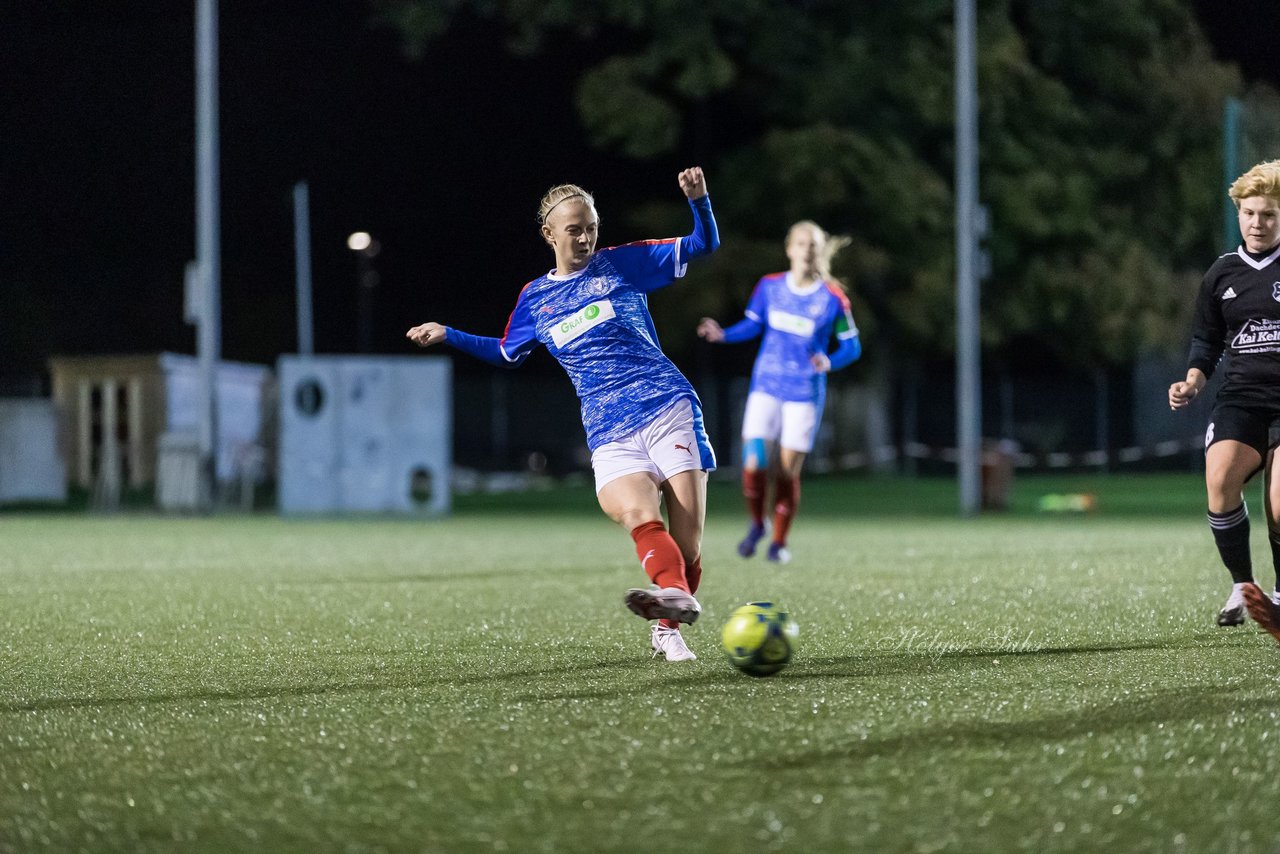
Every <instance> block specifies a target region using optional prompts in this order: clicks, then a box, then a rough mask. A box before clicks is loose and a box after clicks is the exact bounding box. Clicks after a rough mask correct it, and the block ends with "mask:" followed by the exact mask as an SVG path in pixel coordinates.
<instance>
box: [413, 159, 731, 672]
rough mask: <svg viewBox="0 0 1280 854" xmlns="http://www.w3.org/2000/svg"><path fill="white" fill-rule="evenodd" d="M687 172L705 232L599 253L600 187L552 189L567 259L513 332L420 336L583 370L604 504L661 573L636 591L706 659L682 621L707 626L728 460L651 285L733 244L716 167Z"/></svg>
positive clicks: (546, 204)
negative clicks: (710, 549)
mask: <svg viewBox="0 0 1280 854" xmlns="http://www.w3.org/2000/svg"><path fill="white" fill-rule="evenodd" d="M678 181H679V184H680V189H681V190H682V191H683V192H684V194H685V197H686V198H687V199H688V200H689V205H690V207H691V208H692V211H693V232H692V233H691V234H689V235H687V236H685V237H681V238H671V239H668V240H646V241H640V242H638V243H628V244H626V245H624V246H614V247H609V248H605V249H600V250H599V251H597V250H596V237H597V232H598V230H599V225H600V218H599V216H598V215H597V213H596V208H595V200H594V199H593V198H592V196H591V194H590V193H588V192H587V191H586V190H584V189H582V188H581V187H579V186H577V185H575V184H561V185H559V186H556V187H552V188H551V189H550V190H548V191H547V194H546V195H545V196H543V198H542V204H541V206H540V208H539V210H538V221H539V222H540V223H541V225H542V236H543V239H545V240H546V241H547V244H548V245H550V246H551V248H552V250H553V251H554V252H555V258H556V266H555V269H554V270H552V271H551V272H549V273H547V274H545V275H543V276H539V277H538V278H536V279H534V280H533V281H532V282H529V283H528V284H527V285H525V286H524V289H523V290H521V291H520V295H519V297H517V299H516V306H515V309H514V310H512V312H511V317H510V319H509V320H508V321H507V329H506V332H505V333H504V334H503V336H502V337H501V338H487V337H483V336H478V335H471V334H468V333H466V332H461V331H459V330H457V329H453V328H450V327H446V326H442V325H441V324H439V323H434V322H431V323H424V324H421V325H420V326H415V327H413V328H412V329H410V330H409V331H408V332H407V333H406V335H407V337H408V338H409V339H410V340H411V341H413V342H414V343H416V344H418V345H419V346H422V347H429V346H432V345H434V344H449V345H450V346H452V347H454V348H456V349H458V350H461V351H462V352H464V353H469V354H470V355H472V356H475V357H476V358H479V359H482V360H484V361H486V362H489V363H490V364H493V365H498V366H500V367H508V368H514V367H516V366H518V365H520V364H521V363H522V362H523V361H524V360H525V359H526V358H527V357H528V356H529V354H530V353H531V352H532V351H533V349H534V348H535V347H537V346H538V345H539V344H541V345H543V346H545V347H546V348H547V349H548V350H549V351H550V352H551V355H552V356H554V357H555V359H556V361H558V362H559V363H560V365H561V366H562V367H563V368H564V369H565V371H566V373H568V374H569V379H570V380H572V382H573V385H574V389H575V390H576V391H577V393H578V399H579V401H580V402H581V404H582V424H583V427H584V428H585V429H586V432H587V445H588V447H589V448H590V449H591V467H592V469H593V471H594V472H595V481H596V496H597V498H598V500H599V502H600V507H601V509H602V510H604V512H605V513H606V514H608V516H609V518H611V519H613V520H614V521H615V522H617V523H618V524H619V525H622V526H623V527H624V528H626V529H627V530H628V531H630V532H631V537H632V539H633V540H634V541H635V544H636V555H637V557H639V558H640V564H641V566H642V567H643V568H644V570H645V572H646V573H647V574H648V576H649V578H650V579H651V580H652V581H653V584H654V588H653V589H648V590H647V589H641V588H633V589H631V590H628V591H627V594H626V596H625V597H624V601H625V602H626V605H627V607H628V608H630V609H631V610H632V611H633V612H635V613H636V614H639V615H640V616H642V617H644V618H645V619H647V620H657V621H658V622H657V624H656V625H654V627H653V630H652V632H651V637H650V643H651V645H652V647H653V652H654V655H659V654H661V655H663V656H665V657H666V659H667V660H668V661H683V660H688V659H692V658H696V656H695V655H694V654H693V653H692V652H690V651H689V648H688V646H687V645H686V643H685V642H684V639H683V637H682V636H681V634H680V624H681V623H693V622H694V621H695V620H697V618H698V615H699V614H700V613H701V610H702V608H701V606H700V605H699V604H698V600H697V599H695V598H694V596H693V594H694V593H695V592H697V589H698V585H699V582H700V580H701V577H702V565H701V554H702V531H703V525H704V521H705V516H706V494H707V492H706V489H707V472H708V471H710V470H711V469H714V468H715V465H716V462H715V454H714V453H713V452H712V450H711V443H710V441H708V439H707V433H706V430H705V428H704V427H703V423H702V407H701V404H700V403H699V401H698V396H697V394H695V393H694V390H693V386H691V385H690V384H689V381H688V380H686V379H685V378H684V376H683V375H682V374H681V373H680V371H679V370H678V369H677V368H676V366H675V365H674V364H672V362H671V360H670V359H668V358H667V357H666V355H664V354H663V352H662V349H661V348H660V347H659V346H658V336H657V332H656V331H655V330H654V327H653V318H652V317H650V315H649V308H648V297H647V294H648V293H649V292H650V291H653V290H656V289H658V288H661V287H665V286H666V285H669V284H671V283H672V282H673V281H674V280H676V279H678V278H680V277H681V276H683V275H684V273H685V269H686V265H687V264H688V262H689V260H690V259H693V258H699V257H701V256H704V255H709V254H710V253H712V252H714V251H715V249H716V247H718V246H719V245H720V238H719V235H718V232H717V230H716V221H715V217H714V216H713V215H712V212H711V199H710V197H709V196H708V195H707V184H706V178H705V177H704V176H703V174H702V169H701V168H699V167H693V168H691V169H686V170H684V171H683V172H681V173H680V174H679V176H678ZM663 504H665V505H666V510H667V522H668V523H669V525H670V530H669V531H668V528H667V526H666V525H664V524H663V521H662V509H661V508H662V505H663Z"/></svg>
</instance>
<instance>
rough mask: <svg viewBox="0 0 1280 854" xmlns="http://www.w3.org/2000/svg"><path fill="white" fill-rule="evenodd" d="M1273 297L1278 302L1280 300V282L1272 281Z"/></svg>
mask: <svg viewBox="0 0 1280 854" xmlns="http://www.w3.org/2000/svg"><path fill="white" fill-rule="evenodd" d="M1271 298H1272V299H1273V300H1275V301H1276V302H1280V282H1272V283H1271Z"/></svg>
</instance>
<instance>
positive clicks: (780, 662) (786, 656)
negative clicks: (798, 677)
mask: <svg viewBox="0 0 1280 854" xmlns="http://www.w3.org/2000/svg"><path fill="white" fill-rule="evenodd" d="M799 640H800V627H799V626H798V625H796V621H795V620H793V619H791V615H790V614H789V613H787V610H786V609H785V608H783V607H781V606H780V605H778V604H776V603H774V602H749V603H747V604H746V605H743V606H742V607H741V608H739V609H738V610H736V611H734V612H733V614H732V616H730V617H729V621H728V622H727V623H725V624H724V628H723V629H721V631H720V642H721V645H723V646H724V654H725V655H727V656H728V657H729V663H730V664H732V665H733V666H734V667H736V668H738V669H739V670H741V671H742V672H743V673H745V674H747V675H748V676H772V675H773V674H775V673H777V672H778V671H779V670H781V669H782V668H784V667H786V666H787V664H789V663H790V662H791V657H792V656H793V655H795V653H796V648H797V645H798V642H799Z"/></svg>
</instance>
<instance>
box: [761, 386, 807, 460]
mask: <svg viewBox="0 0 1280 854" xmlns="http://www.w3.org/2000/svg"><path fill="white" fill-rule="evenodd" d="M817 432H818V406H817V404H815V403H813V402H812V401H808V400H780V399H778V398H776V397H774V396H773V395H771V394H765V393H764V392H762V391H753V392H751V393H750V394H748V395H747V411H746V413H745V414H744V415H743V416H742V438H743V440H744V441H747V442H749V441H751V440H752V439H764V440H765V441H766V442H777V443H779V444H780V445H782V447H784V448H786V449H787V450H788V451H799V452H801V453H804V454H807V453H809V452H810V451H812V450H813V440H814V438H815V436H816V434H817Z"/></svg>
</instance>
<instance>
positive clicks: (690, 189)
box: [677, 166, 720, 276]
mask: <svg viewBox="0 0 1280 854" xmlns="http://www.w3.org/2000/svg"><path fill="white" fill-rule="evenodd" d="M677 180H678V181H679V182H680V189H681V190H682V191H683V192H684V195H685V198H687V199H688V200H689V206H690V207H691V208H693V233H692V234H690V235H688V236H687V237H682V238H680V256H679V257H681V258H683V259H685V260H689V259H693V258H701V257H702V256H704V255H710V254H711V253H712V252H715V251H716V250H717V249H719V248H720V230H719V228H717V227H716V217H715V214H713V213H712V212H711V197H710V196H709V195H707V178H706V176H705V175H703V174H702V167H701V166H691V167H690V168H688V169H685V170H684V171H683V172H681V173H680V174H679V175H678V176H677ZM677 275H678V276H681V275H684V273H683V272H678V273H677Z"/></svg>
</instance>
